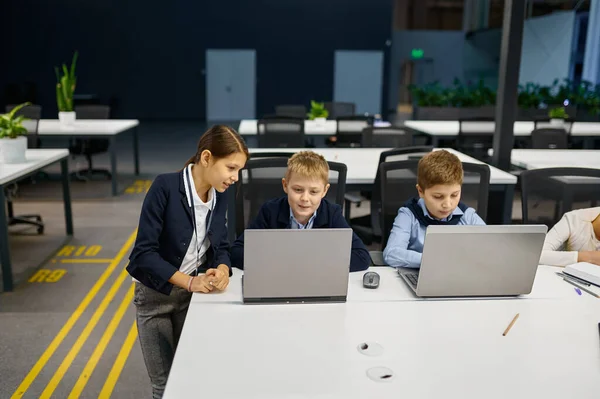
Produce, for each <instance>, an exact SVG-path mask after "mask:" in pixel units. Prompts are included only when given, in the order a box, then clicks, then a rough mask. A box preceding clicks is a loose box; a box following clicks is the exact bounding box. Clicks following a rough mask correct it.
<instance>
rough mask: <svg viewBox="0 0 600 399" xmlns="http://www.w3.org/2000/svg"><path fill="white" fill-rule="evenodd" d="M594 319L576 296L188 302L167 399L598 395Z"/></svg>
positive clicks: (590, 304) (588, 303)
mask: <svg viewBox="0 0 600 399" xmlns="http://www.w3.org/2000/svg"><path fill="white" fill-rule="evenodd" d="M565 284H566V283H565ZM198 295H199V294H194V296H195V297H196V296H198ZM599 312H600V302H598V300H597V299H593V300H592V299H590V298H587V297H584V296H578V295H575V296H573V297H572V299H564V300H552V299H540V300H452V301H404V302H403V301H395V302H393V301H390V302H377V303H376V302H366V301H365V302H347V303H344V304H310V305H306V304H305V305H242V304H237V303H234V304H231V303H225V304H203V303H198V302H196V301H194V300H193V301H192V304H191V305H190V308H189V310H188V314H187V318H186V322H185V325H184V329H183V333H182V336H181V339H180V341H179V345H178V350H177V353H176V354H175V359H174V363H173V366H172V368H171V373H170V376H169V381H168V383H167V387H166V391H165V395H164V398H165V399H179V398H186V397H194V396H197V395H200V394H202V395H206V396H212V397H218V398H227V399H234V398H235V399H238V398H239V399H242V398H243V399H259V398H260V399H265V398H266V399H296V398H319V399H321V398H328V399H329V398H340V399H342V398H343V399H347V398H356V399H359V398H360V399H363V398H378V399H380V398H404V397H406V398H415V399H421V398H422V399H430V398H465V399H475V398H477V399H479V398H486V399H496V398H497V399H506V398H545V399H554V398H556V399H559V398H560V399H562V398H565V397H569V398H578V397H581V398H594V397H596V396H597V392H598V391H599V390H600V379H599V378H598V375H599V373H600V349H599V347H600V340H599V337H598V321H599V318H598V317H599V316H598V314H599ZM516 313H520V317H519V319H518V320H517V321H516V323H515V324H514V326H513V327H512V329H511V331H510V332H509V333H508V335H506V336H502V332H503V331H504V329H505V328H506V327H507V326H508V324H509V323H510V321H511V320H512V318H513V317H514V315H515V314H516ZM365 342H366V343H368V344H369V345H370V347H371V348H373V347H375V346H376V345H375V344H377V345H380V347H381V348H382V351H381V354H380V355H378V356H367V355H365V354H363V353H360V352H359V351H358V349H357V348H358V346H359V345H360V344H362V343H365ZM373 367H386V368H388V369H390V370H391V373H392V378H389V379H387V380H383V381H381V380H378V381H373V380H371V379H369V378H368V377H367V371H368V370H369V369H371V368H373Z"/></svg>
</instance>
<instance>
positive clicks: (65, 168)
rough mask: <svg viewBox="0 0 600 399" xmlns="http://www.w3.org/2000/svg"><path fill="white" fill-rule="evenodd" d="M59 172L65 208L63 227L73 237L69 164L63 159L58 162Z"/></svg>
mask: <svg viewBox="0 0 600 399" xmlns="http://www.w3.org/2000/svg"><path fill="white" fill-rule="evenodd" d="M60 171H61V175H62V187H63V202H64V206H65V227H66V230H67V235H68V236H72V235H73V213H72V211H71V186H70V182H69V162H68V159H67V158H65V159H63V160H62V161H60Z"/></svg>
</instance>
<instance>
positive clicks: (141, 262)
mask: <svg viewBox="0 0 600 399" xmlns="http://www.w3.org/2000/svg"><path fill="white" fill-rule="evenodd" d="M212 212H214V214H213V216H212V221H211V224H210V226H207V230H208V232H207V237H208V240H210V247H209V249H208V251H207V252H206V261H205V262H204V264H203V265H202V266H201V267H200V269H199V270H198V272H199V273H203V272H205V271H206V270H207V269H209V268H215V267H217V266H218V265H220V264H225V265H227V266H228V267H229V275H230V276H231V274H232V273H231V261H230V258H229V241H228V240H227V225H226V221H225V218H226V212H227V191H226V192H224V193H219V192H218V191H217V195H216V205H215V207H214V209H213V211H212ZM209 217H210V214H209V215H207V219H206V223H208V220H209ZM193 232H194V225H193V224H192V211H191V209H190V207H189V206H188V201H187V197H186V194H185V188H184V185H183V173H181V172H175V173H166V174H162V175H159V176H158V177H157V178H156V179H155V180H154V182H153V183H152V186H151V187H150V190H148V194H147V195H146V198H145V199H144V204H143V205H142V212H141V215H140V221H139V226H138V232H137V237H136V240H135V245H134V247H133V250H132V251H131V255H130V256H129V265H128V266H127V271H128V272H129V274H130V275H131V276H132V277H134V278H135V279H137V280H138V281H140V282H141V283H142V284H144V285H145V286H147V287H150V288H152V289H154V290H156V291H159V292H162V293H163V294H166V295H169V294H170V292H171V289H172V288H173V284H171V283H169V281H168V280H169V279H170V278H171V276H173V274H174V273H175V272H176V271H177V270H179V267H180V266H181V262H182V261H183V258H184V257H185V254H186V253H187V250H188V247H189V245H190V242H191V240H192V234H193Z"/></svg>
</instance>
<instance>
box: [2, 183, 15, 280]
mask: <svg viewBox="0 0 600 399" xmlns="http://www.w3.org/2000/svg"><path fill="white" fill-rule="evenodd" d="M7 220H8V219H7V217H6V197H5V196H4V186H3V185H0V263H2V280H3V281H2V283H3V288H4V292H8V291H12V290H13V276H12V266H11V264H10V250H9V247H8V222H7Z"/></svg>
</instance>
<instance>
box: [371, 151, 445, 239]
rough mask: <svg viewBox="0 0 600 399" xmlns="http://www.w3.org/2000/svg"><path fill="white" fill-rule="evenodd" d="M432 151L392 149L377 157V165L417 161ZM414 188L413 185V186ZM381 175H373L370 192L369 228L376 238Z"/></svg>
mask: <svg viewBox="0 0 600 399" xmlns="http://www.w3.org/2000/svg"><path fill="white" fill-rule="evenodd" d="M431 151H433V147H429V146H415V147H404V148H394V149H391V150H388V151H382V152H381V154H380V155H379V162H378V163H377V164H378V165H381V164H382V163H383V162H394V161H406V160H409V159H416V160H419V159H421V158H422V157H423V155H425V154H427V153H428V152H431ZM413 187H414V184H413ZM380 223H381V174H380V173H379V171H377V173H376V174H375V180H374V182H373V191H372V192H371V226H372V227H373V232H374V234H375V235H376V236H381V225H380Z"/></svg>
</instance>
